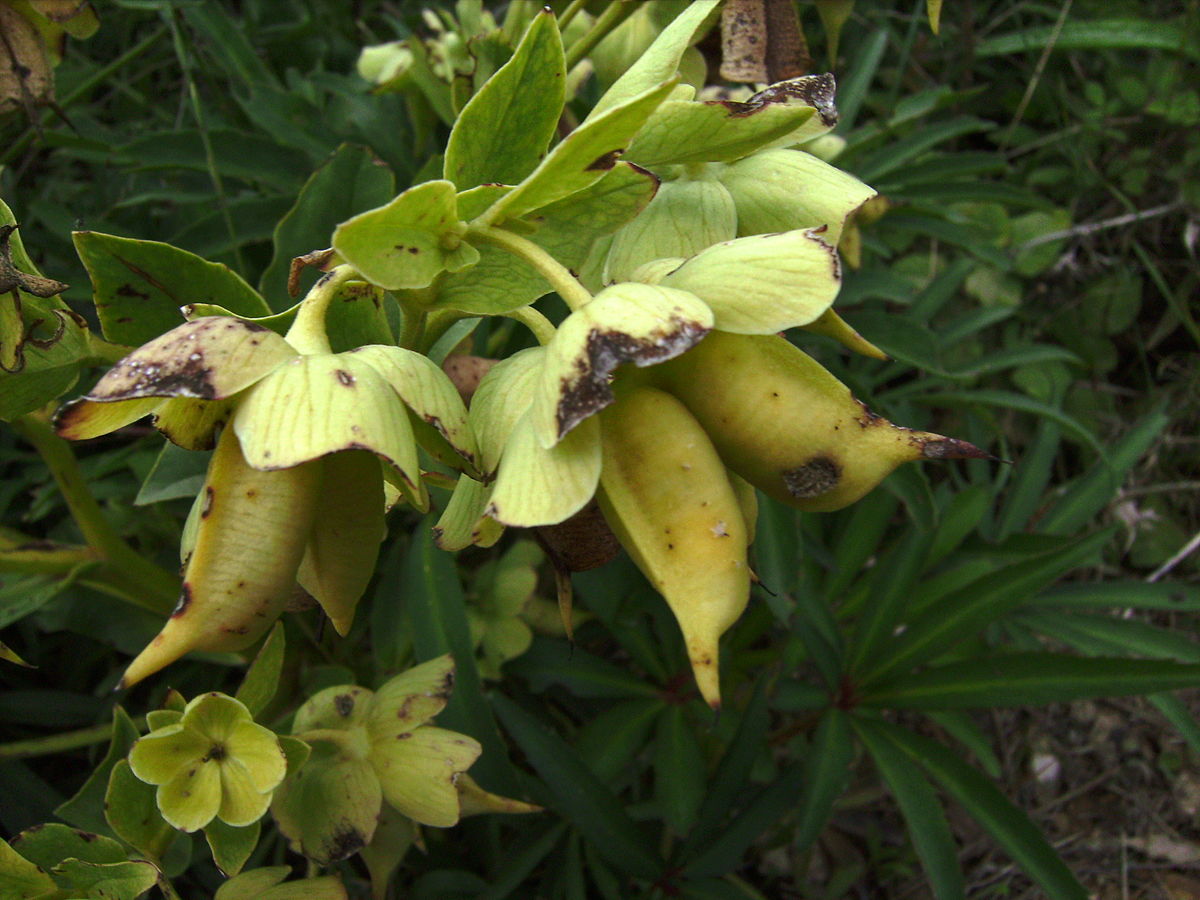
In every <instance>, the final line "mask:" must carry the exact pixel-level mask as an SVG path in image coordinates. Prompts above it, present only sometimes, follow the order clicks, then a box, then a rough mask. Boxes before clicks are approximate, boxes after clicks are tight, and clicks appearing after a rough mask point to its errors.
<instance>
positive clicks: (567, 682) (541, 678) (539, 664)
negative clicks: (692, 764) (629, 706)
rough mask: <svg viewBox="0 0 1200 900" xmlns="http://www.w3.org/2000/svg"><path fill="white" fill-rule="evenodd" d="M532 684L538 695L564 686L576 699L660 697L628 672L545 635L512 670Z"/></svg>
mask: <svg viewBox="0 0 1200 900" xmlns="http://www.w3.org/2000/svg"><path fill="white" fill-rule="evenodd" d="M507 671H509V672H510V673H511V674H513V675H517V676H519V677H521V678H524V679H526V680H528V681H529V682H530V685H531V686H532V687H533V688H534V689H535V690H537V691H545V690H546V689H547V688H549V686H550V685H552V684H561V685H562V686H563V687H565V688H567V690H569V691H570V692H571V693H572V694H574V695H575V696H576V697H593V698H600V697H613V698H627V697H648V698H650V697H658V696H659V693H660V692H659V689H658V688H657V687H656V686H655V685H653V684H651V683H650V682H647V681H643V680H641V679H640V678H638V677H637V676H636V675H634V674H633V673H632V672H630V671H629V670H628V669H626V668H623V667H621V666H618V665H615V664H613V663H611V662H609V661H608V660H606V659H602V658H601V657H598V656H595V655H593V654H591V653H589V652H588V651H586V650H584V649H583V648H581V647H572V646H571V645H570V644H568V643H566V642H565V641H560V640H554V639H552V638H548V637H544V636H542V635H536V636H534V639H533V643H532V644H530V646H529V649H528V650H527V651H526V652H525V654H524V655H522V656H521V657H520V658H519V659H515V660H513V661H512V662H511V663H509V666H508V670H507Z"/></svg>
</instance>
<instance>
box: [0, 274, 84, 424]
mask: <svg viewBox="0 0 1200 900" xmlns="http://www.w3.org/2000/svg"><path fill="white" fill-rule="evenodd" d="M19 293H20V296H21V297H22V303H21V316H20V319H19V321H16V320H15V315H14V322H12V323H11V324H12V325H13V326H15V327H14V333H13V334H11V335H7V336H6V334H5V333H4V332H5V331H6V329H5V323H4V321H3V320H2V313H3V310H5V309H11V310H13V312H14V314H15V309H14V307H13V303H12V295H11V294H6V295H4V296H0V345H2V344H4V343H5V342H6V341H10V340H11V341H13V342H15V345H14V346H13V352H14V357H13V358H12V359H11V361H10V364H9V369H8V370H6V369H3V368H0V421H6V422H7V421H12V420H13V419H15V418H17V416H22V415H25V414H26V413H29V412H33V411H34V410H36V409H39V408H41V407H43V406H45V405H46V404H47V403H49V402H50V401H51V400H54V399H55V398H57V397H60V396H61V395H62V394H64V393H66V392H67V391H68V390H70V389H71V387H72V386H73V385H74V384H75V382H76V380H77V379H78V377H79V370H80V366H81V365H82V364H83V362H84V361H85V359H86V358H87V357H89V356H90V355H91V347H90V342H89V338H90V334H89V332H88V330H87V329H86V328H85V327H84V326H83V324H82V321H83V320H82V319H81V318H79V317H78V316H76V315H75V314H74V313H72V312H70V311H69V310H63V309H57V308H55V307H56V306H57V305H58V303H59V301H57V300H56V299H51V300H43V299H41V298H38V297H33V296H32V295H30V294H25V293H24V292H23V291H22V292H19ZM4 351H5V348H3V347H0V361H2V359H3V356H4V355H6V354H5V352H4Z"/></svg>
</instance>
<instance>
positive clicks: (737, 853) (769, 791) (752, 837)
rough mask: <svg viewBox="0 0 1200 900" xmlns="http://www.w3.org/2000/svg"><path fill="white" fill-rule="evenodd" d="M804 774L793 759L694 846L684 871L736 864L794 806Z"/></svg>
mask: <svg viewBox="0 0 1200 900" xmlns="http://www.w3.org/2000/svg"><path fill="white" fill-rule="evenodd" d="M805 777H806V769H805V767H804V766H803V765H801V764H800V763H795V764H793V765H791V766H789V767H788V768H787V769H785V770H784V771H783V773H782V774H781V775H780V776H779V777H778V778H777V779H775V781H773V782H772V783H771V784H769V785H766V786H765V787H763V788H761V789H760V790H759V791H758V792H757V793H756V794H754V796H753V797H751V798H750V800H749V802H748V803H746V805H745V807H744V808H743V809H742V810H741V812H739V813H738V815H737V817H736V818H735V819H734V820H733V821H732V822H730V823H729V825H728V826H726V827H725V828H724V829H723V830H722V831H721V832H720V833H719V834H718V835H717V836H716V837H714V838H713V839H712V840H711V841H708V842H707V843H705V844H704V845H703V846H701V847H700V848H698V849H697V851H696V852H695V853H694V854H693V856H692V858H691V860H690V861H689V862H687V863H685V864H684V871H685V872H686V873H687V875H688V876H689V877H704V876H719V875H724V874H726V873H728V872H732V871H733V870H735V869H737V868H739V867H740V866H741V865H742V862H743V858H744V856H745V853H746V850H747V849H748V848H749V847H750V845H751V844H753V843H754V842H755V841H758V840H761V839H762V836H763V833H764V832H765V831H766V830H767V829H768V828H770V827H771V825H772V824H774V823H775V822H776V821H778V820H779V819H780V818H781V817H782V816H784V815H786V814H787V813H789V812H791V811H793V810H794V809H795V808H796V796H797V794H799V792H800V790H801V788H802V786H803V785H804V783H805Z"/></svg>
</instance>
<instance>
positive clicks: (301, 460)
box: [56, 195, 477, 683]
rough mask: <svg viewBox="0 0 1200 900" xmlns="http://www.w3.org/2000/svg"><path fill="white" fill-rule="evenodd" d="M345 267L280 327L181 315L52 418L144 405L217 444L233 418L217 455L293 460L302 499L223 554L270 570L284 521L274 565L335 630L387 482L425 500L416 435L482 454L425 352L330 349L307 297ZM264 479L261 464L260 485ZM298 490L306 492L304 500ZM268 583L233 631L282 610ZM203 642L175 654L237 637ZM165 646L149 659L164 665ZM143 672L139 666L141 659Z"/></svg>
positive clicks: (449, 456)
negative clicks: (229, 443) (231, 443)
mask: <svg viewBox="0 0 1200 900" xmlns="http://www.w3.org/2000/svg"><path fill="white" fill-rule="evenodd" d="M451 196H452V195H451ZM348 275H349V271H348V270H346V269H343V270H341V271H339V272H338V273H336V274H329V275H326V276H325V277H324V278H323V279H322V280H321V281H319V282H318V284H317V286H316V287H315V288H314V290H313V293H312V294H310V297H309V299H307V300H306V301H305V303H304V304H301V308H300V311H299V312H298V314H297V316H296V319H295V322H294V323H293V325H292V328H291V330H289V332H288V335H287V337H281V336H279V335H278V334H276V333H275V332H273V331H271V330H269V329H267V328H265V327H263V326H261V325H258V324H255V323H252V322H247V321H244V320H241V319H237V318H233V317H229V316H211V317H204V318H199V319H196V320H194V321H191V322H188V323H186V324H184V325H180V326H179V327H177V328H174V329H172V330H171V331H169V332H167V333H166V334H164V335H162V336H160V337H158V338H155V339H154V340H152V341H150V342H149V343H148V344H146V345H144V346H143V347H141V348H139V349H138V350H135V351H134V352H133V353H131V354H130V355H129V356H127V357H126V358H125V359H123V360H122V361H121V362H119V363H117V364H116V365H115V366H114V367H113V369H112V370H111V371H110V372H109V373H108V374H107V375H105V376H104V377H103V378H101V379H100V381H99V382H98V383H97V385H96V386H95V387H94V388H93V389H92V391H91V392H90V393H89V394H87V395H86V396H85V397H84V398H82V399H80V400H77V401H75V402H73V403H70V404H68V405H67V406H66V407H64V408H63V409H62V410H61V411H60V413H59V415H58V417H57V420H56V421H57V427H58V430H59V433H60V434H62V435H63V436H65V437H69V438H76V439H78V438H88V437H95V436H97V435H100V434H105V433H108V432H110V431H113V430H115V429H117V428H119V427H121V426H123V425H126V424H128V423H130V422H132V421H135V420H136V419H138V418H141V417H142V416H145V415H147V414H150V415H153V416H154V417H155V425H156V426H157V427H158V428H159V429H160V430H162V431H163V432H164V433H165V434H166V435H167V436H168V437H169V438H171V440H173V441H174V442H176V443H178V444H180V445H182V446H184V447H188V448H193V449H203V448H208V447H211V446H213V444H214V442H215V436H216V434H217V432H218V429H219V428H220V427H221V426H222V425H225V423H226V422H228V423H229V424H228V427H229V428H230V429H231V430H232V432H233V433H234V434H236V436H237V443H238V447H237V448H236V449H234V450H229V451H228V452H227V453H226V454H225V456H222V457H221V458H222V459H224V458H226V457H228V456H230V455H231V454H236V455H238V457H239V458H240V459H241V460H242V461H243V463H244V464H245V465H248V466H249V467H250V468H252V469H255V470H258V471H261V472H263V473H272V472H280V471H287V472H288V473H289V474H288V476H287V478H288V485H289V486H286V487H281V488H280V489H279V490H278V491H276V493H279V494H280V496H281V498H282V497H284V496H286V497H287V498H290V499H292V500H295V501H296V502H295V503H291V504H290V505H287V506H286V508H285V506H284V505H282V504H276V505H275V506H273V507H272V509H274V510H275V511H276V512H278V516H277V518H278V519H279V521H275V520H273V519H269V518H264V516H266V515H267V514H266V512H265V511H264V512H260V513H258V514H257V515H258V516H259V518H258V520H257V521H256V522H255V523H254V528H255V529H257V531H258V532H259V535H258V538H259V540H258V541H249V542H244V544H245V546H244V548H243V550H242V552H241V553H240V554H239V559H238V561H237V565H234V561H232V560H229V559H228V557H227V556H226V555H225V554H224V551H223V552H222V554H220V555H222V557H223V558H225V559H226V561H227V562H228V563H229V567H230V577H231V578H233V579H235V580H238V579H243V578H244V576H241V575H239V574H238V572H237V571H234V569H236V568H237V566H241V567H242V568H243V569H255V570H259V571H265V570H267V568H268V566H267V564H266V563H265V562H260V563H256V562H254V560H253V559H252V557H253V556H254V554H255V553H260V554H262V555H263V557H264V559H266V558H267V557H270V562H271V563H274V564H277V563H278V561H279V559H281V558H286V556H287V554H283V553H282V551H281V549H280V546H279V542H278V541H276V542H274V543H272V542H270V541H267V540H263V537H264V535H263V534H262V532H263V531H271V530H277V529H287V530H288V531H289V532H291V533H292V534H294V535H295V536H296V537H297V539H298V541H299V544H298V546H297V548H296V552H297V554H298V555H297V556H296V559H297V560H298V562H297V563H296V564H295V567H294V568H292V569H291V570H290V571H289V572H288V573H283V575H282V576H281V577H282V578H283V579H284V582H286V581H290V579H291V578H293V577H294V579H295V580H298V581H299V583H300V584H301V586H302V587H303V588H304V589H305V590H307V591H308V592H309V593H311V594H312V595H313V596H314V597H315V598H316V599H317V601H318V602H319V603H320V604H321V606H322V607H323V608H324V609H325V611H326V613H327V614H328V615H329V616H330V618H331V619H332V621H333V624H334V627H335V628H336V629H337V630H338V632H339V633H341V634H345V633H346V631H347V630H348V629H349V627H350V624H351V622H352V620H353V616H354V609H355V606H356V604H357V602H358V599H359V597H360V596H361V595H362V592H363V590H364V589H365V588H366V585H367V582H368V581H369V580H370V577H371V573H372V570H373V568H374V563H375V559H376V556H377V554H378V547H379V542H380V541H381V540H382V539H383V537H384V534H385V526H384V513H385V509H386V507H387V496H386V495H387V492H388V491H389V490H390V491H391V493H392V495H393V499H394V497H395V495H396V492H398V493H399V494H400V495H402V496H403V497H404V498H405V499H407V500H408V501H409V502H410V503H411V504H412V505H413V506H415V507H416V508H418V509H422V510H423V509H426V508H427V507H428V503H429V495H428V492H427V490H426V489H425V486H424V483H423V482H422V480H421V473H420V465H419V461H418V455H417V443H418V441H420V442H421V443H422V444H424V445H425V446H426V447H427V448H428V449H429V452H430V453H431V454H432V455H434V456H435V457H436V458H438V459H440V460H441V461H443V462H445V463H447V464H449V465H452V466H458V467H460V468H463V469H466V470H467V471H471V472H473V471H474V460H475V457H476V454H477V451H476V447H475V441H474V437H473V436H472V434H471V432H470V430H469V429H468V427H467V413H466V408H465V406H464V405H463V402H462V400H461V399H460V397H459V396H458V393H457V392H456V391H455V390H454V387H453V386H452V385H451V384H450V382H449V380H448V379H447V378H446V376H445V374H444V373H443V372H442V371H441V369H439V368H438V367H437V366H436V365H435V364H434V363H433V362H432V361H430V360H429V358H428V357H425V356H423V355H421V354H418V353H416V352H414V351H411V350H405V349H402V348H399V347H395V346H384V345H371V346H365V347H359V348H357V349H355V350H351V351H347V352H345V353H332V352H329V345H328V340H327V338H326V337H325V336H324V333H323V331H321V330H320V329H316V330H314V328H313V323H314V320H317V322H318V324H319V323H320V316H321V315H323V312H324V309H323V307H319V306H318V308H317V309H316V310H313V309H311V308H308V309H307V311H306V306H307V304H310V303H316V304H320V303H327V302H328V301H329V299H330V297H331V296H333V294H334V293H335V292H336V291H337V290H338V289H339V287H340V285H342V284H344V283H345V282H346V280H347V277H348ZM231 439H232V438H231ZM381 462H382V463H383V465H381ZM212 475H213V472H212V471H211V470H210V479H209V482H210V484H209V487H207V488H206V490H205V491H202V492H201V496H200V498H199V499H198V501H197V504H196V506H195V507H194V509H193V515H192V516H191V517H189V521H188V525H187V527H186V528H185V533H184V553H183V556H184V558H185V560H186V559H187V557H188V556H189V554H190V547H189V544H190V543H191V542H194V540H195V538H196V534H197V529H198V528H199V525H200V522H201V520H202V519H203V518H205V517H206V516H207V512H206V510H207V509H209V507H211V504H212V498H213V496H214V494H213V491H212V489H211V481H212V478H211V476H212ZM247 477H248V476H247ZM385 478H386V479H387V480H389V481H391V482H392V483H393V484H394V488H388V487H387V486H386V485H385ZM268 480H271V479H270V478H267V477H266V476H264V481H263V484H264V485H266V482H267V481H268ZM301 482H302V483H301ZM302 494H303V495H305V496H308V497H309V500H310V502H306V503H303V504H301V503H299V500H300V498H301V495H302ZM262 496H263V497H266V496H268V493H267V492H266V491H263V492H262ZM218 512H219V510H218ZM214 521H215V520H214ZM281 554H282V555H281ZM292 573H294V575H293V574H292ZM241 584H242V585H244V584H245V582H244V581H242V582H241ZM280 589H282V584H281V585H280ZM272 590H273V594H274V596H272V597H270V598H266V597H264V598H260V600H261V601H262V602H264V603H269V604H270V606H268V607H264V609H263V612H264V615H263V616H259V617H258V618H257V619H256V620H255V628H256V629H257V631H253V630H252V631H245V630H241V631H238V632H237V633H238V634H242V635H245V640H242V641H241V644H242V645H244V644H245V643H247V642H249V641H252V640H254V639H255V638H256V637H257V635H258V634H261V633H262V630H264V629H265V628H266V627H267V626H268V625H269V624H270V621H271V620H272V618H273V615H278V605H279V604H280V603H281V602H282V600H283V599H285V597H284V595H283V594H280V593H279V590H276V589H272ZM270 609H273V610H274V613H273V615H272V614H270V613H269V612H268V610H270ZM210 644H212V639H211V637H200V638H197V639H194V640H193V639H190V638H189V640H188V641H180V642H178V647H179V648H180V649H179V652H180V654H181V653H182V652H186V649H194V648H196V647H201V646H207V647H208V649H238V648H237V647H235V646H233V645H232V644H230V645H229V646H228V647H218V646H216V645H213V646H208V645H210ZM172 652H174V651H172ZM169 655H171V654H164V655H163V658H162V659H157V660H156V662H157V663H158V664H159V666H160V667H161V665H165V664H166V661H169V660H166V661H163V660H164V659H165V657H166V656H169ZM138 673H139V674H145V673H143V672H142V669H141V668H139V669H138ZM130 683H131V682H130Z"/></svg>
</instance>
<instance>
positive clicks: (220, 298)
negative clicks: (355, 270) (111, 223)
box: [72, 231, 271, 346]
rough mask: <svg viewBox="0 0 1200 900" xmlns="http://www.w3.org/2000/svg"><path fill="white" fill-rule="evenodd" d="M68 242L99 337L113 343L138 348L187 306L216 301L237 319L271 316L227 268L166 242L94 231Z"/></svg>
mask: <svg viewBox="0 0 1200 900" xmlns="http://www.w3.org/2000/svg"><path fill="white" fill-rule="evenodd" d="M72 238H73V240H74V241H75V251H76V252H77V253H78V254H79V259H80V260H81V261H82V262H83V265H84V267H85V268H86V269H87V272H88V276H89V277H90V278H91V279H92V289H93V291H94V297H93V300H94V302H95V304H96V312H97V313H98V315H99V316H100V325H101V328H102V329H103V331H104V336H105V338H107V339H108V340H110V341H114V342H116V343H118V344H132V345H134V346H137V345H140V344H144V343H146V342H147V341H149V340H151V339H152V338H155V337H158V336H159V335H160V334H162V333H164V332H166V331H170V330H171V329H172V328H174V327H175V326H177V325H179V324H181V323H182V318H183V317H182V314H181V313H180V311H179V309H180V307H182V306H186V305H187V304H189V303H212V302H218V303H219V304H220V305H221V306H223V307H225V308H226V309H228V310H229V311H231V312H233V313H234V314H236V315H239V316H265V315H269V314H270V312H271V310H270V308H269V307H268V306H267V304H266V302H265V301H264V300H263V299H262V297H260V296H259V295H258V293H257V292H256V291H255V290H254V288H252V287H250V285H248V284H246V282H245V281H243V280H242V278H241V276H239V275H238V274H237V273H235V272H234V271H233V270H231V269H230V268H229V267H228V266H225V265H223V264H221V263H212V262H208V261H207V260H204V259H201V258H200V257H199V256H196V255H195V254H193V253H188V252H187V251H186V250H180V249H179V248H178V247H172V246H171V245H170V244H163V243H160V242H158V241H139V240H134V239H132V238H123V237H116V236H115V235H111V234H101V233H100V232H97V231H76V232H74V233H73V234H72Z"/></svg>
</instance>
